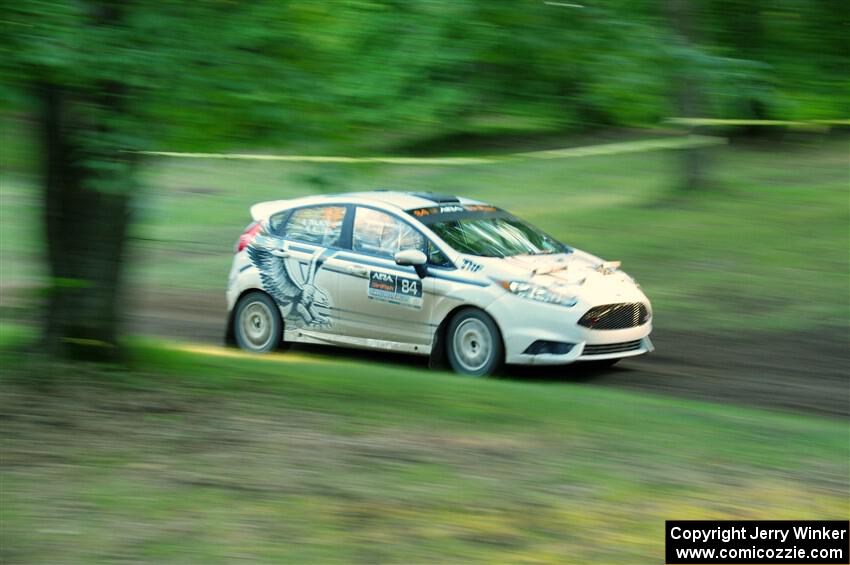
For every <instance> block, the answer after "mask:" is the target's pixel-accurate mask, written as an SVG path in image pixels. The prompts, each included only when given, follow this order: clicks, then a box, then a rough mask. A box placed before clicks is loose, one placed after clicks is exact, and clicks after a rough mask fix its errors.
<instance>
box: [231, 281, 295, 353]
mask: <svg viewBox="0 0 850 565" xmlns="http://www.w3.org/2000/svg"><path fill="white" fill-rule="evenodd" d="M233 335H234V337H235V339H236V345H238V346H239V347H240V348H242V349H244V350H246V351H252V352H254V353H265V352H267V351H272V350H274V349H277V348H278V346H280V342H281V339H282V338H283V320H282V319H281V317H280V309H279V308H278V307H277V304H276V303H275V301H274V300H272V297H271V296H269V295H268V294H266V293H264V292H259V291H256V292H251V293H248V294H246V295H245V296H243V297H242V298H240V299H239V302H238V303H237V304H236V313H235V314H234V316H233Z"/></svg>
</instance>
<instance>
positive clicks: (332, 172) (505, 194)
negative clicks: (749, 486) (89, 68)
mask: <svg viewBox="0 0 850 565" xmlns="http://www.w3.org/2000/svg"><path fill="white" fill-rule="evenodd" d="M710 153H711V162H710V165H711V171H712V176H713V185H712V186H711V188H709V189H707V190H706V191H704V192H703V193H700V194H695V195H682V194H679V193H677V192H676V191H675V184H676V181H677V171H678V166H679V162H678V160H677V155H676V153H675V152H674V151H655V152H647V153H633V154H622V155H605V156H598V157H583V158H573V159H563V160H529V161H523V162H508V163H502V164H491V165H479V166H467V167H448V166H399V165H378V164H361V165H338V164H336V165H335V164H308V163H279V162H250V161H217V160H203V159H199V160H190V159H177V158H151V159H150V161H149V162H148V166H147V167H146V169H145V170H144V173H143V181H144V185H145V186H146V187H147V190H146V191H144V192H143V193H142V194H140V195H139V198H138V200H137V204H136V208H135V210H134V215H135V217H136V218H137V220H138V222H137V224H136V226H135V228H134V237H135V238H136V239H135V240H134V245H133V253H132V254H131V263H130V265H129V271H130V275H129V277H128V281H129V282H130V283H131V285H133V286H135V287H137V288H138V287H147V288H155V289H167V290H169V291H176V292H180V291H184V290H185V291H189V290H191V291H197V292H204V293H216V294H218V293H222V292H223V288H224V284H225V279H226V276H227V272H228V269H229V265H230V261H231V251H232V247H233V243H234V241H235V239H236V237H237V236H238V234H239V232H240V231H241V229H242V227H243V226H244V225H245V224H246V223H247V222H248V221H249V217H248V208H249V206H250V205H251V204H253V203H255V202H258V201H261V200H267V199H276V198H288V197H294V196H300V195H307V194H313V193H320V192H336V191H348V190H352V191H353V190H364V189H370V188H375V187H392V188H400V189H410V190H434V191H440V192H453V193H458V194H462V195H465V196H471V197H476V198H481V199H484V200H487V201H490V202H493V203H495V204H497V205H499V206H502V207H504V208H507V209H509V210H512V211H514V212H515V213H517V214H518V215H521V216H523V217H525V218H527V219H528V220H530V221H532V222H534V223H536V224H538V225H540V226H541V227H543V228H544V229H546V230H547V231H549V232H551V233H552V234H553V235H555V236H557V237H559V238H560V239H562V240H563V241H565V242H567V243H570V244H572V245H574V246H576V247H579V248H581V249H585V250H587V251H590V252H592V253H594V254H597V255H600V256H602V257H604V258H607V259H619V260H622V261H623V264H624V269H625V270H626V271H627V272H629V273H630V274H632V275H633V276H635V277H636V278H637V279H638V280H639V281H640V283H641V284H642V286H643V287H644V289H645V290H646V292H647V294H648V295H649V297H650V298H651V299H652V301H653V304H654V306H655V310H656V312H655V319H656V322H657V324H659V325H660V326H665V327H670V328H674V329H689V328H694V327H700V328H705V329H708V330H712V331H716V332H725V331H729V330H740V329H753V330H795V331H796V330H801V329H809V328H820V327H824V326H833V327H843V326H846V322H847V319H848V317H850V306H849V305H848V282H847V281H848V278H850V254H849V253H848V231H847V227H848V224H850V210H848V204H847V203H848V198H850V175H848V166H847V163H848V153H850V152H849V151H848V141H847V138H822V139H819V140H815V141H812V142H810V143H809V144H808V145H782V144H776V145H774V146H773V147H770V148H768V147H766V146H760V147H743V146H727V147H721V148H716V149H713V150H711V152H710ZM2 190H3V197H2V201H3V202H2V203H3V205H2V209H0V236H2V242H0V258H2V267H3V268H2V276H0V282H2V284H3V285H4V286H19V285H24V286H26V285H31V284H33V283H35V282H37V281H38V280H39V278H40V276H41V266H40V264H39V259H40V258H41V256H42V251H41V247H42V245H41V243H40V231H39V230H40V227H39V226H40V224H39V221H38V220H39V215H38V214H39V212H38V208H37V193H36V191H35V187H34V183H33V180H32V177H31V176H28V175H26V174H23V173H22V172H21V171H20V170H15V169H14V168H13V170H12V171H11V172H9V173H7V174H5V175H4V180H3V186H2Z"/></svg>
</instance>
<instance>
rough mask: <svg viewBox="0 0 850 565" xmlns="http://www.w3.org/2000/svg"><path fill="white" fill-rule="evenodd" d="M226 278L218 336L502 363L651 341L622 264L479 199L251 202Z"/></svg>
mask: <svg viewBox="0 0 850 565" xmlns="http://www.w3.org/2000/svg"><path fill="white" fill-rule="evenodd" d="M251 215H252V216H253V220H254V221H253V222H252V223H251V224H250V225H249V226H248V228H247V229H246V230H245V232H244V233H243V234H242V235H241V236H240V237H239V240H238V242H237V244H236V255H235V257H234V258H233V267H232V269H231V271H230V278H229V280H228V284H227V306H228V312H229V316H228V340H229V341H230V342H232V343H236V344H237V345H239V347H242V348H243V349H247V350H249V351H256V352H264V351H269V350H272V349H274V348H276V347H278V346H279V345H280V344H281V343H282V342H303V343H318V344H328V345H338V346H345V347H358V348H368V349H378V350H386V351H399V352H406V353H414V354H421V355H430V356H431V360H432V361H433V362H435V363H441V362H443V361H447V362H448V364H449V365H450V366H451V367H452V368H453V369H454V370H455V371H457V372H459V373H464V374H468V375H487V374H490V373H492V372H493V371H495V370H496V369H498V368H499V367H500V366H501V365H502V364H503V363H513V364H520V365H551V364H565V363H572V362H575V361H590V362H596V363H598V364H613V363H615V362H617V361H618V360H620V359H622V358H624V357H631V356H634V355H640V354H643V353H647V352H649V351H652V349H653V346H652V342H651V341H650V339H649V334H650V332H651V331H652V324H651V320H652V308H651V306H650V304H649V300H648V299H647V298H646V296H645V295H644V294H643V292H641V289H640V287H639V286H638V285H637V283H635V281H634V280H633V279H632V278H631V277H630V276H629V275H627V274H626V273H624V272H623V271H621V270H620V269H619V263H618V262H606V261H603V260H601V259H599V258H598V257H594V256H593V255H590V254H588V253H585V252H583V251H579V250H578V249H575V248H573V247H570V246H568V245H565V244H563V243H561V242H559V241H557V240H555V239H553V238H552V237H550V236H548V235H546V234H545V233H543V232H542V231H540V230H539V229H537V228H535V227H534V226H531V225H530V224H528V223H526V222H524V221H522V220H521V219H519V218H517V217H516V216H514V215H512V214H510V213H509V212H506V211H504V210H501V209H499V208H497V207H495V206H492V205H490V204H486V203H484V202H478V201H475V200H469V199H466V198H460V197H455V196H446V195H441V194H432V193H420V192H394V191H374V192H361V193H349V194H338V195H330V196H311V197H306V198H297V199H293V200H278V201H273V202H262V203H260V204H256V205H255V206H253V207H252V208H251Z"/></svg>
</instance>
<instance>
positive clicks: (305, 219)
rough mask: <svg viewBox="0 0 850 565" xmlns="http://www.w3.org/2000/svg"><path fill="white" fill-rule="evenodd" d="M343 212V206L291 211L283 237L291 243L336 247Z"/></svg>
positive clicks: (338, 241)
mask: <svg viewBox="0 0 850 565" xmlns="http://www.w3.org/2000/svg"><path fill="white" fill-rule="evenodd" d="M345 210H346V207H345V206H311V207H309V208H299V209H297V210H293V211H292V214H291V215H290V216H289V221H288V222H286V227H285V228H284V230H283V232H284V234H283V235H284V237H286V238H287V239H291V240H293V241H303V242H304V243H312V244H314V245H321V246H323V247H338V246H339V243H340V237H341V236H342V221H343V219H344V218H345Z"/></svg>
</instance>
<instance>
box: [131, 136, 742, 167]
mask: <svg viewBox="0 0 850 565" xmlns="http://www.w3.org/2000/svg"><path fill="white" fill-rule="evenodd" d="M726 143H727V140H726V139H725V138H722V137H712V136H707V135H687V136H675V137H667V138H661V139H643V140H639V141H625V142H621V143H604V144H600V145H587V146H583V147H566V148H563V149H548V150H544V151H528V152H524V153H511V154H507V155H494V156H485V157H342V156H332V155H254V154H250V153H180V152H177V151H136V152H135V153H138V154H141V155H154V156H158V157H180V158H188V159H233V160H239V159H243V160H253V161H289V162H306V163H351V164H353V163H385V164H390V165H449V166H457V165H490V164H494V163H504V162H508V161H522V160H530V159H567V158H574V157H593V156H596V155H614V154H618V153H636V152H639V151H657V150H660V149H687V148H690V147H709V146H714V145H724V144H726Z"/></svg>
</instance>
